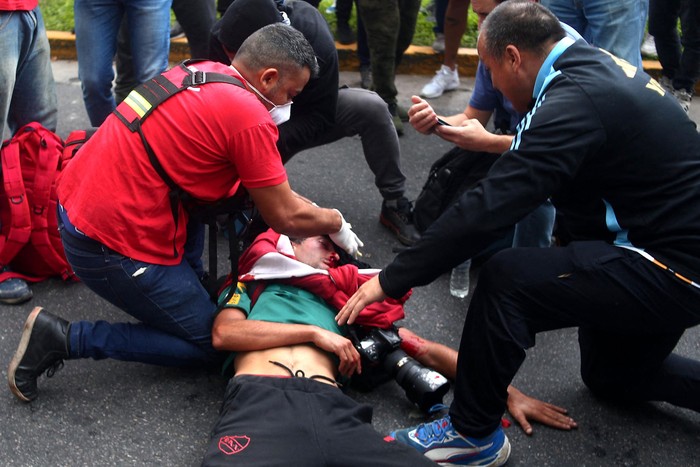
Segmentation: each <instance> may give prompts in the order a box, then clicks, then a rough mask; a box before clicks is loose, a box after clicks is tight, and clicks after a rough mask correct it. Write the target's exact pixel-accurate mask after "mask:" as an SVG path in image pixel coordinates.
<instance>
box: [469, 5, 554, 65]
mask: <svg viewBox="0 0 700 467" xmlns="http://www.w3.org/2000/svg"><path fill="white" fill-rule="evenodd" d="M481 34H484V36H485V40H484V46H485V48H486V52H487V53H488V54H489V55H490V56H491V57H493V58H494V59H496V60H500V59H501V58H503V54H504V53H505V49H506V47H507V46H508V45H514V46H516V47H517V48H519V49H521V50H529V51H532V52H536V53H538V54H539V55H544V53H545V50H546V46H547V45H548V44H550V43H552V42H557V41H559V40H561V39H563V38H564V37H565V36H566V33H565V32H564V29H563V28H562V27H561V24H560V23H559V20H558V19H557V17H556V16H554V14H553V13H552V12H551V11H549V10H548V9H547V8H545V7H544V6H542V5H540V4H539V3H535V2H533V1H531V0H510V1H507V2H503V3H501V4H500V5H498V6H497V7H496V8H494V9H493V11H492V12H491V13H490V14H489V15H488V16H487V17H486V19H485V20H484V22H483V24H482V25H481Z"/></svg>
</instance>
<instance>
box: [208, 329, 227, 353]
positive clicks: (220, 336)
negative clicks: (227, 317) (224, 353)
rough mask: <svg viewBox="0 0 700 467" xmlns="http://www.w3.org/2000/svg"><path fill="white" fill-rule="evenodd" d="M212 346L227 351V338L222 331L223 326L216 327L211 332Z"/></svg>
mask: <svg viewBox="0 0 700 467" xmlns="http://www.w3.org/2000/svg"><path fill="white" fill-rule="evenodd" d="M211 345H212V347H214V349H216V350H228V349H226V338H225V336H224V333H223V332H222V330H221V326H216V325H215V326H214V327H213V328H212V330H211Z"/></svg>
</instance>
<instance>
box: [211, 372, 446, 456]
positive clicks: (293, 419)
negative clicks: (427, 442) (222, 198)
mask: <svg viewBox="0 0 700 467" xmlns="http://www.w3.org/2000/svg"><path fill="white" fill-rule="evenodd" d="M371 419H372V408H371V407H370V406H368V405H364V404H358V403H357V402H355V401H354V400H352V399H351V398H350V397H348V396H346V395H345V394H343V393H342V392H341V390H340V389H338V388H336V387H334V386H331V385H328V384H325V383H320V382H318V381H315V380H313V379H308V378H280V377H265V376H252V375H243V376H236V377H234V378H232V379H231V381H230V382H229V385H228V388H227V389H226V396H225V399H224V404H223V406H222V407H221V413H220V414H219V419H218V420H217V422H216V425H215V426H214V430H213V432H212V439H211V442H210V444H209V447H208V449H207V452H206V454H205V456H204V461H203V462H202V465H203V466H207V467H213V466H219V465H238V466H241V465H245V466H261V467H273V466H285V467H286V466H304V467H315V466H318V467H322V466H323V467H332V466H336V467H346V466H347V467H351V466H384V467H406V466H411V467H417V466H430V465H435V464H434V463H433V462H432V461H430V460H429V459H428V458H427V457H425V456H423V455H422V454H421V453H419V452H418V451H416V450H415V449H413V448H411V447H408V446H406V445H404V444H401V443H399V442H398V441H385V440H384V439H383V436H382V435H380V434H379V433H378V432H377V431H375V429H374V428H372V425H371V424H370V423H371Z"/></svg>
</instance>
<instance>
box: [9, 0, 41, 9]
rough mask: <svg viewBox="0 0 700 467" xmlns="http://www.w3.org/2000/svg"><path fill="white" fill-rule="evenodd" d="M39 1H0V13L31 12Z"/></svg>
mask: <svg viewBox="0 0 700 467" xmlns="http://www.w3.org/2000/svg"><path fill="white" fill-rule="evenodd" d="M38 5H39V0H0V11H31V10H33V9H34V8H36V7H37V6H38Z"/></svg>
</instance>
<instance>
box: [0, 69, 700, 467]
mask: <svg viewBox="0 0 700 467" xmlns="http://www.w3.org/2000/svg"><path fill="white" fill-rule="evenodd" d="M55 73H56V79H57V80H58V83H59V98H60V124H59V129H58V132H59V134H61V136H63V137H65V136H66V135H67V134H68V132H69V131H70V130H72V129H77V128H87V127H88V126H89V124H88V120H87V116H86V114H85V110H84V107H83V103H82V99H81V92H80V87H79V82H78V79H77V66H76V64H75V62H63V61H61V62H55ZM427 79H429V78H428V77H425V76H408V75H401V76H399V77H398V79H397V83H398V87H399V91H400V96H399V98H400V101H401V102H402V103H404V104H406V103H408V99H409V97H410V95H411V93H417V92H418V91H419V90H420V88H421V87H422V86H423V84H425V82H426V80H427ZM341 82H345V83H347V84H349V85H353V86H358V85H359V74H358V73H350V72H344V73H342V75H341ZM471 84H472V81H471V80H470V79H463V80H462V86H461V87H460V89H459V90H457V91H454V92H451V93H448V94H446V95H445V96H443V97H441V98H439V99H435V100H433V104H434V106H435V108H436V109H437V110H438V111H439V112H441V113H446V114H449V113H455V112H457V111H460V110H462V109H463V107H464V105H465V104H466V102H467V99H468V96H469V92H470V89H471V88H470V86H471ZM694 105H695V106H696V107H697V106H700V104H697V103H696V104H694ZM692 117H693V118H694V120H695V121H698V113H697V111H696V110H695V109H693V115H692ZM401 147H402V151H403V153H402V166H403V169H404V172H405V173H406V174H407V176H408V179H409V180H408V190H407V195H408V196H409V198H415V196H416V195H417V194H418V192H419V190H420V187H421V185H422V183H423V181H424V180H425V177H426V174H427V170H428V168H429V167H430V164H431V163H432V162H433V161H435V160H436V159H437V158H438V157H439V156H440V155H442V154H443V153H444V152H446V151H447V150H448V149H449V145H447V144H446V143H444V142H441V140H439V139H438V138H437V137H426V136H422V135H419V134H418V133H417V132H415V131H414V130H413V129H412V128H407V130H406V134H405V136H403V137H402V138H401ZM287 168H288V172H289V178H290V183H291V185H292V187H293V188H294V189H295V190H297V191H298V192H300V193H301V194H303V195H305V196H307V197H309V198H311V199H313V200H314V201H316V202H317V203H318V204H320V205H322V206H328V207H336V208H338V209H340V211H341V212H343V214H344V216H345V217H346V219H348V221H349V222H351V223H352V225H353V228H354V230H355V231H356V232H357V233H358V234H359V236H360V237H361V238H362V239H363V241H364V242H365V247H364V249H363V251H364V255H365V256H364V259H365V260H366V261H368V262H370V263H371V264H372V265H374V266H375V267H383V266H384V265H386V264H387V263H388V262H389V261H390V260H391V259H392V258H393V256H394V254H395V249H396V248H399V247H400V244H399V243H398V242H397V241H396V240H394V238H393V236H392V235H391V234H390V233H389V232H388V231H387V230H386V229H384V228H383V227H382V226H381V225H380V224H379V223H378V216H379V209H380V204H381V198H380V195H379V193H378V192H377V190H376V188H375V187H374V185H373V182H372V174H371V172H370V171H369V169H368V168H367V165H366V163H365V162H364V159H363V157H362V149H361V144H360V140H359V138H350V139H346V140H342V141H340V142H337V143H334V144H331V145H327V146H324V147H321V148H316V149H313V150H309V151H306V152H304V153H301V154H299V155H297V156H296V157H295V158H294V159H293V160H292V161H291V162H290V163H289V164H288V166H287ZM219 251H226V247H225V246H224V243H223V241H221V242H220V249H219ZM220 256H221V257H220V259H219V263H220V264H219V269H220V270H224V269H225V259H224V255H220ZM477 278H478V269H477V270H474V271H473V274H472V287H474V285H475V283H476V280H477ZM447 279H448V277H447V275H444V276H442V277H441V278H439V279H438V280H437V281H435V282H434V283H432V284H430V285H429V286H426V287H420V288H417V289H416V290H415V291H414V295H413V297H412V298H411V300H410V301H409V302H408V305H407V307H406V312H407V318H406V319H405V320H404V321H403V323H402V324H404V325H406V326H408V327H410V328H412V329H414V330H415V331H416V332H418V333H419V334H422V335H424V336H425V337H427V338H430V339H434V340H438V341H440V342H443V343H445V344H447V345H451V346H454V347H456V346H457V344H458V342H459V336H460V334H461V329H462V324H463V320H464V316H465V313H466V310H467V304H468V299H466V300H459V299H456V298H453V297H451V296H450V295H449V292H448V284H447ZM33 290H34V298H33V299H32V300H31V301H30V302H28V303H25V304H22V305H18V306H0V316H1V317H2V321H3V324H2V325H1V326H0V359H2V361H4V362H5V363H3V364H2V366H1V367H0V371H2V376H3V378H5V377H6V373H7V366H6V365H7V363H9V360H10V358H11V356H12V354H13V352H14V350H15V348H16V346H17V343H18V342H19V337H20V331H21V329H22V325H23V323H24V320H25V318H26V316H27V314H28V313H29V311H30V310H31V309H32V308H33V307H34V306H43V307H45V308H46V309H48V310H50V311H52V312H54V313H56V314H58V315H60V316H62V317H64V318H66V319H68V320H82V319H86V320H99V319H105V320H109V321H124V320H127V319H128V317H127V316H126V315H125V314H124V313H122V312H121V311H119V310H118V309H116V308H114V307H112V306H110V305H108V304H106V303H105V302H104V301H102V300H101V299H100V298H98V297H97V295H95V294H94V293H92V292H91V291H90V290H88V289H87V288H86V287H85V286H84V285H82V284H64V283H62V282H61V281H59V280H49V281H46V282H43V283H40V284H36V285H34V286H33ZM698 306H700V304H699V305H698ZM677 351H678V352H680V353H681V354H683V355H686V356H689V357H693V358H700V331H699V330H698V328H694V329H691V330H689V331H688V332H687V333H686V335H685V336H684V338H683V340H682V341H681V342H680V344H679V346H678V349H677ZM514 383H515V385H516V386H518V387H520V388H521V389H522V390H523V391H524V392H526V393H528V394H531V395H533V396H536V397H539V398H541V399H544V400H547V401H550V402H552V403H555V404H557V405H560V406H564V407H566V408H568V409H569V412H570V414H571V415H572V416H573V417H574V418H575V419H576V420H577V422H578V424H579V428H578V429H577V430H574V431H572V432H562V431H558V430H555V429H550V428H546V427H543V426H541V425H536V426H535V432H534V434H533V435H532V436H526V435H524V433H523V432H522V431H521V430H520V428H519V427H518V426H517V425H515V424H513V426H511V427H510V428H508V429H506V433H507V435H508V436H509V437H510V439H511V443H512V446H513V451H512V455H511V459H510V461H509V465H511V466H567V465H577V466H610V465H615V466H650V465H659V466H689V465H700V461H698V454H697V452H698V446H700V414H698V413H695V412H691V411H688V410H683V409H678V408H675V407H673V406H670V405H668V404H664V403H649V404H643V405H635V406H629V407H621V406H615V405H611V404H609V403H605V402H601V401H599V400H596V399H595V398H594V397H593V396H592V395H591V393H590V392H589V391H588V390H587V389H586V387H585V386H584V384H583V383H582V381H581V378H580V376H579V358H578V346H577V334H576V330H575V329H564V330H561V331H555V332H548V333H543V334H541V335H539V336H538V340H537V345H536V346H535V347H534V348H533V349H531V350H529V351H528V358H527V360H526V362H525V364H524V365H523V367H522V369H521V371H520V372H519V374H518V375H517V377H516V380H515V382H514ZM225 386H226V381H225V380H224V378H222V377H220V376H218V375H216V374H212V373H208V372H206V371H205V370H198V369H194V370H193V369H176V368H161V367H154V366H149V365H145V364H139V363H127V362H119V361H113V360H103V361H93V360H82V361H69V362H66V365H65V367H64V368H63V369H62V370H61V371H59V372H58V373H56V375H55V376H54V377H53V378H51V379H47V378H46V377H43V376H42V377H41V378H40V380H39V391H40V395H39V398H38V399H37V400H36V401H34V402H32V403H31V404H26V403H22V402H20V401H19V400H17V399H16V398H15V397H14V396H13V395H12V394H11V393H10V391H9V390H6V391H4V392H3V393H1V394H0V413H2V416H1V417H0V433H1V436H0V464H2V465H7V466H20V465H21V466H55V465H67V466H68V465H70V466H81V465H85V466H102V465H119V466H126V465H158V466H161V465H162V466H190V465H198V464H199V463H200V462H201V458H202V455H203V453H204V450H205V446H206V445H207V443H208V438H209V432H210V429H211V427H212V425H213V423H214V421H215V419H216V417H217V412H218V409H219V406H220V404H221V401H222V398H223V393H224V388H225ZM350 394H351V395H352V396H353V397H356V398H357V399H358V400H360V401H363V402H367V403H369V404H371V405H373V406H374V409H375V410H374V426H375V428H376V429H377V430H378V431H379V432H380V433H383V434H385V433H388V432H389V431H390V430H391V429H394V428H399V427H405V426H410V425H414V424H417V423H419V422H422V421H424V418H423V416H422V415H421V414H420V413H419V412H418V411H417V410H416V409H415V408H414V407H413V406H412V404H411V403H410V402H408V401H407V399H406V397H405V396H404V393H403V390H402V389H401V388H400V387H399V385H398V384H396V383H395V382H394V381H390V382H388V383H386V384H384V385H382V386H380V387H379V388H377V389H375V390H374V391H372V392H370V393H358V392H353V391H350ZM698 397H700V395H698ZM451 400H452V393H451V392H450V393H448V395H447V396H446V397H445V402H446V403H449V402H450V401H451ZM260 416H261V417H273V416H274V414H272V413H261V414H260ZM361 448H362V447H361V446H358V449H361Z"/></svg>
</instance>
